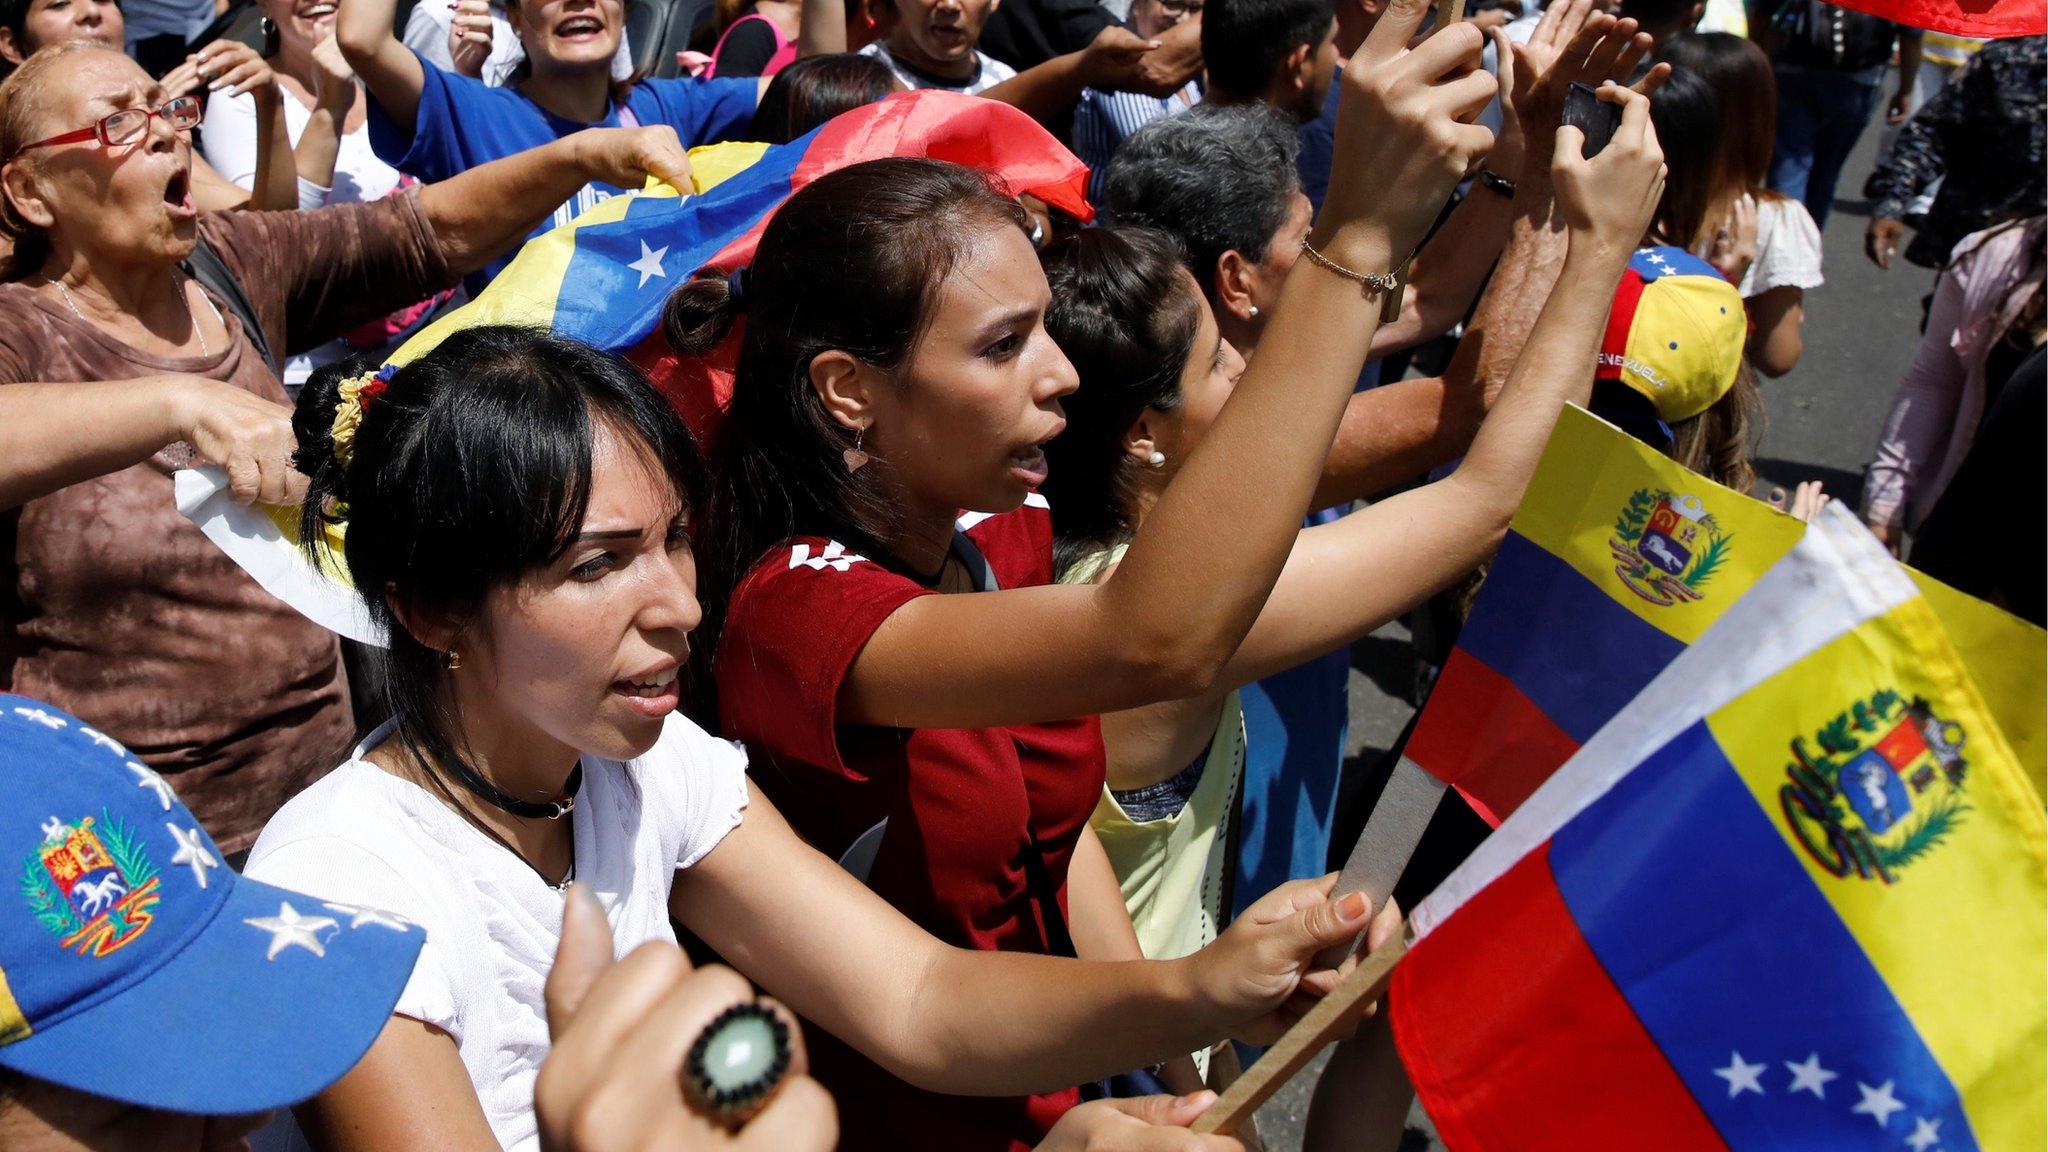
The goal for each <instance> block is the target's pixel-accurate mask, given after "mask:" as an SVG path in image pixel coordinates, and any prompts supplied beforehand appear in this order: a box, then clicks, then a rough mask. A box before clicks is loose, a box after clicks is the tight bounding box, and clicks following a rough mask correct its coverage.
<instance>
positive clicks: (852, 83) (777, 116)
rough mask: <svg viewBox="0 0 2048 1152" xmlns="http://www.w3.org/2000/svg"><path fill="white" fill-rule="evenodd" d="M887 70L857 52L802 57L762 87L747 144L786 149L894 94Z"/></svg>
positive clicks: (894, 78) (885, 66)
mask: <svg viewBox="0 0 2048 1152" xmlns="http://www.w3.org/2000/svg"><path fill="white" fill-rule="evenodd" d="M897 90H898V89H897V86H896V77H895V75H894V74H893V73H891V72H890V71H889V66H888V65H887V64H884V63H882V62H881V61H880V60H877V59H875V58H874V57H873V56H863V55H861V54H860V53H858V52H835V53H832V54H830V55H826V56H807V57H805V58H804V59H802V60H797V61H794V62H792V63H791V64H790V65H789V66H788V67H786V68H784V69H783V70H782V71H780V72H777V73H776V74H775V78H774V79H773V80H770V81H769V82H768V90H767V91H766V92H763V93H762V94H761V103H760V105H759V106H758V107H756V108H755V109H754V123H753V127H752V128H751V129H750V130H749V131H748V133H747V139H749V140H759V141H762V142H763V143H767V144H787V143H789V142H790V141H791V140H795V139H796V138H797V137H799V136H802V135H804V134H805V133H807V132H809V131H810V130H811V129H813V128H816V127H817V126H818V125H820V124H823V123H824V122H825V121H827V120H830V119H832V118H833V117H834V116H837V115H839V114H840V113H841V112H850V111H852V110H853V109H855V108H859V107H861V106H863V105H867V104H873V103H874V102H875V101H877V100H880V99H881V98H883V97H884V96H887V95H889V94H890V93H892V92H895V91H897Z"/></svg>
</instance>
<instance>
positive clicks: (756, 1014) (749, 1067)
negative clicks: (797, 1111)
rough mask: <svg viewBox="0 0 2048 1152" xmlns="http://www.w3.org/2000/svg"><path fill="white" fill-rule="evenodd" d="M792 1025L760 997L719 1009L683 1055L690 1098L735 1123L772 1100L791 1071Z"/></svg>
mask: <svg viewBox="0 0 2048 1152" xmlns="http://www.w3.org/2000/svg"><path fill="white" fill-rule="evenodd" d="M789 1056H790V1045H789V1025H787V1024H785V1023H783V1022H782V1017H780V1016H778V1015H776V1014H775V1013H774V1012H772V1011H770V1010H769V1009H768V1008H767V1007H766V1006H765V1005H763V1004H761V1003H760V1002H758V1001H753V1002H749V1003H745V1004H735V1005H733V1006H732V1007H730V1008H728V1009H726V1010H725V1011H723V1012H721V1013H719V1014H718V1017H717V1018H716V1019H714V1020H713V1021H711V1023H710V1024H709V1025H707V1026H706V1027H705V1029H704V1031H702V1032H700V1033H698V1034H697V1040H696V1042H695V1043H693V1044H691V1045H690V1055H689V1057H688V1058H687V1059H686V1060H684V1061H683V1085H684V1088H685V1089H686V1091H687V1094H688V1097H689V1100H690V1103H692V1104H694V1105H695V1106H696V1107H697V1108H698V1109H699V1110H700V1111H702V1112H703V1113H704V1114H705V1115H706V1116H707V1117H709V1118H710V1119H712V1120H714V1121H716V1122H718V1123H720V1124H723V1125H724V1126H726V1127H727V1128H731V1129H737V1128H739V1127H740V1125H742V1124H745V1123H746V1122H747V1121H748V1120H751V1119H753V1118H754V1115H755V1114H756V1113H758V1112H760V1111H761V1109H762V1108H764V1107H766V1106H767V1104H768V1098H769V1097H770V1096H773V1095H774V1094H775V1090H776V1089H777V1088H779V1087H781V1086H782V1077H783V1075H784V1074H785V1073H787V1072H788V1071H789Z"/></svg>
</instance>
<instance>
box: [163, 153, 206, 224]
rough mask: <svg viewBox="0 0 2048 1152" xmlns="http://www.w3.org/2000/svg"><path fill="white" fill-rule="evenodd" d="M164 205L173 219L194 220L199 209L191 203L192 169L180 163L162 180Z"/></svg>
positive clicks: (197, 215) (197, 216)
mask: <svg viewBox="0 0 2048 1152" xmlns="http://www.w3.org/2000/svg"><path fill="white" fill-rule="evenodd" d="M164 207H165V209H167V210H168V211H169V212H170V214H171V219H173V220H196V219H198V218H199V209H198V207H197V206H195V205H194V204H193V203H192V169H191V167H190V165H186V164H181V165H179V166H178V168H177V169H176V170H175V171H173V172H172V173H171V176H170V179H169V180H166V181H165V182H164Z"/></svg>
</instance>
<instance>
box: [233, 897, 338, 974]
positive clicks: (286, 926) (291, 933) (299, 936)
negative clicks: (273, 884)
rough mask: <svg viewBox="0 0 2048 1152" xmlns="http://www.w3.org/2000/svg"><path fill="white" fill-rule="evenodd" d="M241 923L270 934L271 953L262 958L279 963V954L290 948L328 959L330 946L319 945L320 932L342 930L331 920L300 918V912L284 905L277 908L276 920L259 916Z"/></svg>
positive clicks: (311, 917)
mask: <svg viewBox="0 0 2048 1152" xmlns="http://www.w3.org/2000/svg"><path fill="white" fill-rule="evenodd" d="M242 923H244V924H247V925H249V926H250V927H252V928H261V929H262V930H263V931H265V932H268V933H270V950H269V951H268V952H265V953H264V954H263V958H264V959H265V960H275V959H277V954H278V953H280V952H282V951H284V950H285V949H287V948H304V949H305V950H306V951H308V952H311V953H312V954H313V955H315V956H325V955H327V945H325V944H322V943H321V942H320V931H321V930H322V929H324V928H339V927H341V925H339V924H336V923H335V922H334V920H333V919H332V918H331V917H327V916H301V915H299V910H298V909H296V908H294V907H292V906H291V905H290V904H285V903H279V904H278V906H277V915H275V916H258V917H256V918H255V919H253V920H244V921H242Z"/></svg>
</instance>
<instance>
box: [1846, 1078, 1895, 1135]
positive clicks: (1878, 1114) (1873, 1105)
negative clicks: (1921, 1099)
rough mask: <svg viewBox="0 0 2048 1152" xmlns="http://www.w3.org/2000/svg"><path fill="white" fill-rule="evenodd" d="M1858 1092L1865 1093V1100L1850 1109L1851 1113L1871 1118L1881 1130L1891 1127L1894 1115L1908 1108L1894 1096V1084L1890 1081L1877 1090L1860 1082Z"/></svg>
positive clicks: (1857, 1086)
mask: <svg viewBox="0 0 2048 1152" xmlns="http://www.w3.org/2000/svg"><path fill="white" fill-rule="evenodd" d="M1856 1090H1857V1091H1858V1092H1861V1093H1863V1099H1862V1101H1861V1102H1859V1103H1858V1104H1857V1105H1856V1106H1855V1107H1854V1108H1851V1109H1849V1111H1851V1112H1856V1113H1860V1114H1862V1115H1865V1116H1868V1117H1870V1118H1871V1119H1873V1120H1875V1121H1877V1126H1878V1127H1879V1128H1885V1127H1889V1126H1890V1125H1891V1121H1892V1113H1894V1112H1899V1111H1903V1110H1904V1109H1905V1107H1906V1106H1905V1105H1904V1104H1901V1103H1899V1098H1898V1097H1897V1096H1894V1095H1892V1082H1891V1081H1889V1080H1887V1081H1885V1082H1884V1083H1882V1084H1880V1085H1878V1086H1877V1087H1875V1088H1872V1087H1871V1086H1870V1085H1868V1084H1865V1083H1863V1082H1861V1081H1858V1082H1857V1084H1856Z"/></svg>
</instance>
